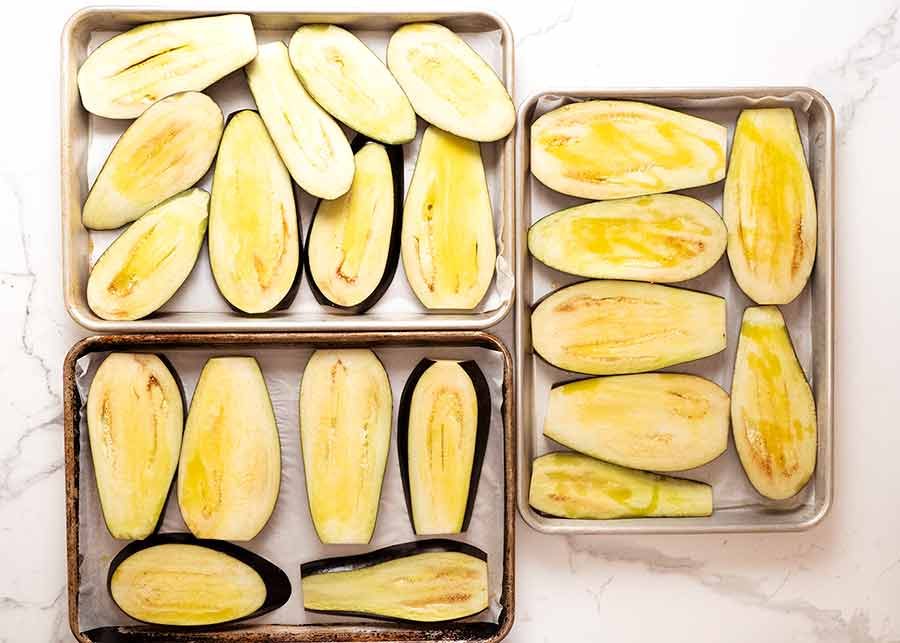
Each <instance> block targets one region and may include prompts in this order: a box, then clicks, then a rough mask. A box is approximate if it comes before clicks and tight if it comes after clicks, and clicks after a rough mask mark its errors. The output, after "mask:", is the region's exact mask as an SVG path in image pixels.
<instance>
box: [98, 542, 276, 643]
mask: <svg viewBox="0 0 900 643" xmlns="http://www.w3.org/2000/svg"><path fill="white" fill-rule="evenodd" d="M107 585H108V588H109V593H110V595H111V596H112V599H113V601H114V602H115V603H116V605H117V606H118V607H119V609H121V610H122V611H123V612H125V613H126V614H127V615H128V616H130V617H132V618H134V619H136V620H139V621H143V622H145V623H151V624H155V625H170V626H184V627H196V626H203V625H219V624H222V623H232V622H235V621H240V620H244V619H247V618H254V617H257V616H261V615H262V614H265V613H267V612H271V611H272V610H275V609H277V608H279V607H281V606H282V605H284V604H285V603H286V602H287V600H288V598H290V595H291V582H290V580H289V579H288V577H287V575H286V574H285V573H284V572H283V571H281V570H280V569H279V568H278V567H276V566H275V565H273V564H272V563H270V562H269V561H268V560H266V559H265V558H262V557H261V556H257V555H256V554H254V553H253V552H250V551H247V550H246V549H243V548H241V547H238V546H237V545H232V544H231V543H227V542H222V541H218V540H200V539H197V538H194V537H193V536H191V535H190V534H181V533H174V534H161V535H158V536H153V537H151V538H149V539H147V540H143V541H137V542H133V543H131V544H130V545H128V546H127V547H125V548H124V549H122V551H120V552H119V553H118V555H116V557H115V558H114V559H113V560H112V562H111V563H110V566H109V574H108V577H107Z"/></svg>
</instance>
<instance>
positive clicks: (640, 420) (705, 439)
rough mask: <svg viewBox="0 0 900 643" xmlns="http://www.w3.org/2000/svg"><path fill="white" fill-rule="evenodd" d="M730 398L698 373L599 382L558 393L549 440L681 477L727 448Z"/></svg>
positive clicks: (547, 428)
mask: <svg viewBox="0 0 900 643" xmlns="http://www.w3.org/2000/svg"><path fill="white" fill-rule="evenodd" d="M728 410H729V407H728V394H727V393H726V392H725V391H723V390H722V389H721V388H720V387H719V386H718V385H716V384H715V383H714V382H711V381H709V380H707V379H704V378H702V377H697V376H696V375H681V374H678V373H644V374H641V375H619V376H613V377H595V378H591V379H586V380H581V381H579V382H571V383H569V384H563V385H561V386H557V387H554V388H553V389H552V390H551V391H550V402H549V404H548V405H547V415H546V418H545V419H544V435H546V436H547V437H548V438H552V439H553V440H556V441H557V442H559V443H560V444H562V445H565V446H567V447H569V448H570V449H574V450H575V451H579V452H581V453H584V454H587V455H590V456H593V457H595V458H599V459H601V460H606V461H607V462H613V463H615V464H619V465H622V466H625V467H634V468H635V469H649V470H651V471H681V470H684V469H692V468H694V467H699V466H700V465H703V464H706V463H707V462H709V461H711V460H713V459H715V458H717V457H718V456H720V455H722V453H723V452H724V451H725V448H726V447H727V446H728Z"/></svg>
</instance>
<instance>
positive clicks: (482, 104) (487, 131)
mask: <svg viewBox="0 0 900 643" xmlns="http://www.w3.org/2000/svg"><path fill="white" fill-rule="evenodd" d="M387 64H388V69H390V70H391V73H392V74H394V77H395V78H396V79H397V81H398V82H399V83H400V86H401V87H402V88H403V91H404V92H406V95H407V96H408V97H409V100H410V102H411V103H412V106H413V108H414V109H415V110H416V113H417V114H418V115H419V116H421V117H422V118H424V119H425V120H426V121H428V122H429V123H431V124H432V125H436V126H437V127H440V128H441V129H442V130H446V131H448V132H452V133H453V134H456V135H457V136H461V137H463V138H467V139H469V140H472V141H485V142H487V141H496V140H499V139H501V138H503V137H504V136H506V135H507V134H509V133H510V132H511V131H512V128H513V126H514V125H515V123H516V108H515V106H514V105H513V102H512V99H511V98H510V96H509V92H507V91H506V87H504V86H503V83H502V82H501V81H500V78H499V77H498V76H497V73H496V72H495V71H494V70H493V68H491V66H490V65H489V64H488V63H487V62H485V60H484V59H483V58H482V57H481V56H479V55H478V54H477V53H476V52H475V50H474V49H472V48H471V47H470V46H469V45H468V44H466V42H465V41H464V40H463V39H462V38H460V37H459V36H457V35H456V34H455V33H453V32H452V31H450V30H449V29H447V28H446V27H444V26H442V25H438V24H434V23H427V22H420V23H415V24H409V25H404V26H402V27H400V28H399V29H398V30H397V31H395V32H394V34H393V35H392V36H391V40H390V42H389V43H388V48H387Z"/></svg>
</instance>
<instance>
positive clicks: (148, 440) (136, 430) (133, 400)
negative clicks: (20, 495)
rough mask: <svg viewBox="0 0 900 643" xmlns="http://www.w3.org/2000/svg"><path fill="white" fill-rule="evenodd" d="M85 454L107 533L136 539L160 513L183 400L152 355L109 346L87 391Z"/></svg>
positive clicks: (163, 366) (177, 442)
mask: <svg viewBox="0 0 900 643" xmlns="http://www.w3.org/2000/svg"><path fill="white" fill-rule="evenodd" d="M87 425H88V435H89V437H90V444H91V460H92V462H93V465H94V476H95V478H96V480H97V491H98V492H99V496H100V507H101V509H102V511H103V519H104V521H105V522H106V527H107V529H108V530H109V533H110V534H111V535H112V537H113V538H121V539H141V538H146V537H147V536H149V535H150V534H151V533H153V532H154V531H155V530H156V528H157V526H158V524H159V521H160V518H161V516H162V512H163V508H164V507H165V504H166V499H167V498H168V495H169V489H170V488H171V486H172V480H173V479H174V477H175V469H176V467H177V466H178V454H179V452H180V451H181V435H182V431H183V429H184V404H183V401H182V398H181V387H180V385H179V383H178V381H177V380H176V378H175V376H174V375H173V373H172V371H170V370H169V368H168V367H167V366H166V364H165V363H164V362H163V360H161V359H160V358H159V357H157V356H156V355H151V354H139V353H110V354H109V355H108V356H107V357H106V358H105V359H104V360H103V362H102V363H101V364H100V367H99V368H98V369H97V372H96V374H95V375H94V379H93V380H92V381H91V387H90V390H89V391H88V398H87Z"/></svg>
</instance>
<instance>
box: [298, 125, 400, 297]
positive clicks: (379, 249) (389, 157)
mask: <svg viewBox="0 0 900 643" xmlns="http://www.w3.org/2000/svg"><path fill="white" fill-rule="evenodd" d="M353 150H354V151H355V152H356V155H355V157H354V159H355V163H356V172H355V173H354V175H353V184H352V185H351V186H350V191H349V192H347V193H346V194H345V195H343V196H341V197H338V198H337V199H334V200H332V201H328V200H324V199H323V200H321V201H319V203H318V205H317V206H316V209H315V211H314V212H313V219H312V223H311V224H310V229H309V247H308V248H307V253H306V270H307V272H308V273H309V285H310V288H311V289H312V293H313V296H315V298H316V301H318V302H319V303H320V304H322V305H323V306H330V307H332V308H336V309H338V310H341V311H343V312H347V313H351V314H360V313H364V312H365V311H367V310H368V309H369V308H371V307H372V306H374V305H375V304H376V303H377V302H378V300H379V299H381V297H382V296H383V295H384V293H385V292H386V291H387V289H388V287H390V285H391V281H392V280H393V278H394V273H395V272H396V270H397V262H398V260H399V257H400V231H401V229H402V225H403V224H402V220H403V148H401V147H399V146H397V145H390V146H385V145H381V144H380V143H375V142H372V141H370V140H368V139H367V138H365V137H363V136H357V137H356V138H355V139H354V140H353Z"/></svg>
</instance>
